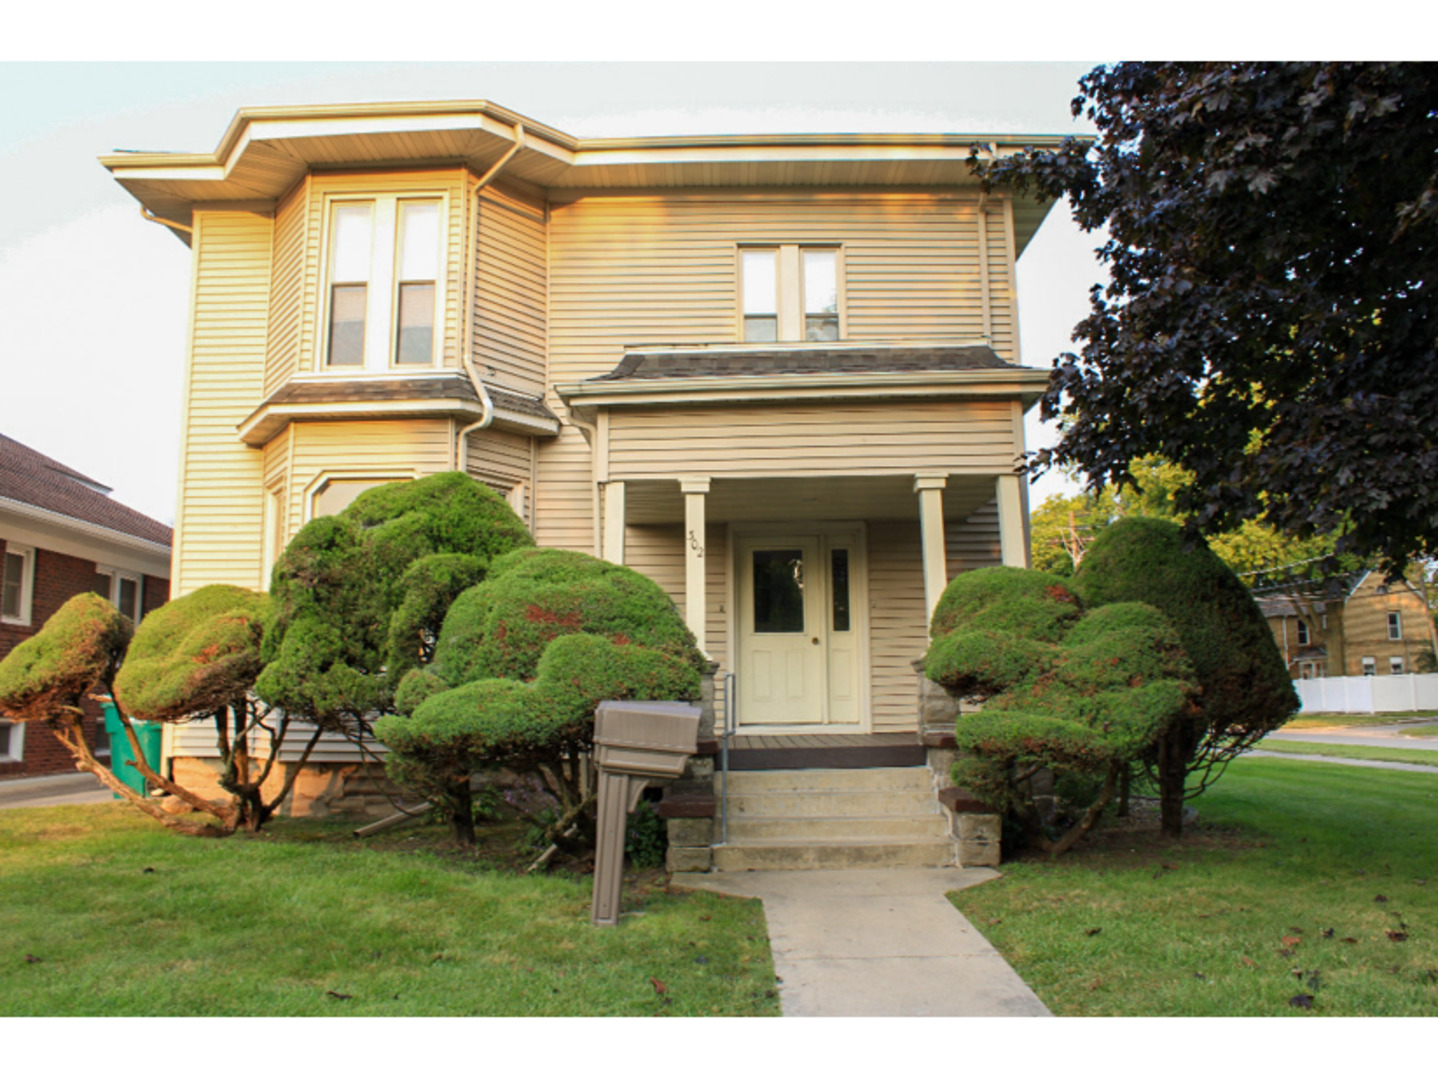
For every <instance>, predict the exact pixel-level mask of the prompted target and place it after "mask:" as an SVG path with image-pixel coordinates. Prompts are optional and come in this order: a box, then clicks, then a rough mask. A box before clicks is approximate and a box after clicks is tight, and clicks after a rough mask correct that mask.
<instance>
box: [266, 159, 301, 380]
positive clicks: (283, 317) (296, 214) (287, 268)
mask: <svg viewBox="0 0 1438 1080" xmlns="http://www.w3.org/2000/svg"><path fill="white" fill-rule="evenodd" d="M308 204H309V178H308V177H306V179H305V180H304V181H303V182H302V183H301V184H300V185H299V186H298V187H296V188H295V189H294V190H293V191H291V192H290V193H289V195H287V196H285V198H283V199H281V200H280V203H279V206H278V208H277V209H276V211H275V244H274V265H273V267H272V270H271V280H270V327H269V345H268V356H267V358H266V362H265V396H266V397H269V396H270V395H271V394H273V393H274V392H275V391H276V390H278V389H279V388H280V386H281V385H282V384H283V383H284V382H285V381H286V380H287V379H289V378H291V377H292V376H294V375H295V374H297V373H298V372H299V370H300V336H301V334H300V330H301V325H300V324H301V320H302V319H303V318H304V283H305V251H306V243H307V240H308V236H307V234H306V225H307V224H308V221H309V205H308Z"/></svg>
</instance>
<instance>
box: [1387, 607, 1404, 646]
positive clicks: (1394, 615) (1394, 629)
mask: <svg viewBox="0 0 1438 1080" xmlns="http://www.w3.org/2000/svg"><path fill="white" fill-rule="evenodd" d="M1388 640H1389V641H1402V640H1403V619H1402V617H1401V616H1400V615H1399V613H1398V612H1396V611H1390V612H1389V613H1388Z"/></svg>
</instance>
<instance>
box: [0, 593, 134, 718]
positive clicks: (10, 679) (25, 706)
mask: <svg viewBox="0 0 1438 1080" xmlns="http://www.w3.org/2000/svg"><path fill="white" fill-rule="evenodd" d="M133 633H134V624H133V623H132V622H130V620H129V619H127V618H126V617H125V616H123V615H121V614H120V613H119V611H117V610H116V609H115V607H114V605H112V604H111V603H110V602H109V601H108V600H105V599H103V598H101V597H100V596H98V595H96V594H95V593H90V592H86V593H81V594H80V595H78V596H72V597H71V598H70V599H69V600H67V601H65V603H64V604H63V605H61V607H60V610H59V611H57V612H55V614H54V615H52V616H50V618H49V619H47V620H46V621H45V625H44V626H43V627H41V628H40V632H39V633H38V634H36V635H34V636H33V637H30V638H27V639H26V640H24V641H22V642H21V643H20V644H19V645H16V646H15V647H14V648H13V649H11V650H10V652H9V654H8V655H7V656H6V657H5V658H4V659H3V660H0V709H3V710H4V711H5V715H6V716H7V717H9V718H10V719H11V720H15V721H18V722H21V723H24V722H29V721H37V720H38V721H41V722H46V721H48V722H51V723H57V724H58V723H61V722H62V721H64V718H66V717H70V718H72V719H73V718H77V717H78V715H79V711H80V699H81V698H82V697H83V696H84V694H85V693H86V691H88V690H89V689H90V688H91V687H93V686H94V685H95V684H96V683H98V682H102V681H106V680H107V679H108V678H110V677H111V676H113V673H114V670H115V666H116V665H117V664H118V663H119V662H120V658H121V657H122V656H123V655H124V654H125V647H126V646H127V645H128V644H129V643H130V636H131V635H132V634H133Z"/></svg>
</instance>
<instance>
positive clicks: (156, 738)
mask: <svg viewBox="0 0 1438 1080" xmlns="http://www.w3.org/2000/svg"><path fill="white" fill-rule="evenodd" d="M130 726H131V727H132V728H134V729H135V738H136V739H137V740H138V741H139V743H140V753H142V754H144V755H145V764H147V765H149V766H150V768H151V769H152V770H153V771H155V772H159V771H160V725H159V724H154V723H149V722H147V721H144V720H131V721H130ZM105 733H106V734H107V735H109V736H110V771H111V772H112V773H114V774H115V777H116V779H118V780H119V781H120V782H121V783H123V784H127V785H129V786H130V787H132V788H134V789H135V790H136V791H138V792H139V793H140V794H141V795H144V794H146V790H147V785H146V783H145V776H144V774H143V773H142V772H140V770H139V769H137V768H135V766H134V765H132V764H130V763H131V761H133V760H134V757H135V754H134V751H132V750H131V749H130V740H129V739H128V738H126V737H125V725H124V724H122V723H120V711H119V710H118V709H116V708H115V705H114V702H108V701H107V702H106V703H105ZM119 797H120V796H118V795H116V796H115V798H117V799H118V798H119Z"/></svg>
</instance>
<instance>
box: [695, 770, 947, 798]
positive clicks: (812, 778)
mask: <svg viewBox="0 0 1438 1080" xmlns="http://www.w3.org/2000/svg"><path fill="white" fill-rule="evenodd" d="M728 786H729V794H730V795H748V794H756V793H762V792H776V791H820V790H830V791H932V790H933V789H934V779H933V773H932V772H931V771H930V770H929V769H928V768H927V767H926V766H919V767H917V768H894V769H766V770H762V771H755V772H731V773H730V774H729V784H728ZM719 788H720V780H719V779H718V778H717V777H716V779H715V781H714V790H715V791H716V792H718V791H719Z"/></svg>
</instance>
